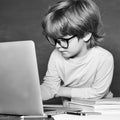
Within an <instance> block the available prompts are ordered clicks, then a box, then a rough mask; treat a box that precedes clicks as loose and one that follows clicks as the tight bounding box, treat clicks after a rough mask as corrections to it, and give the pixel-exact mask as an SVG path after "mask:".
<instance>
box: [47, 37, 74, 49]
mask: <svg viewBox="0 0 120 120" xmlns="http://www.w3.org/2000/svg"><path fill="white" fill-rule="evenodd" d="M74 37H76V35H74V36H72V37H70V38H58V39H53V38H50V37H48V36H46V38H47V40H48V41H49V42H50V44H51V45H53V46H56V44H57V43H58V44H59V45H60V46H61V47H62V48H64V49H67V48H68V46H69V42H70V40H71V39H72V38H74Z"/></svg>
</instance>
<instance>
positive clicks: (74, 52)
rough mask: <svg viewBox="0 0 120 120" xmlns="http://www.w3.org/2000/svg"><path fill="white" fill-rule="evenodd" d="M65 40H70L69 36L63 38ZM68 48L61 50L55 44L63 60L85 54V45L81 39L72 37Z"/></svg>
mask: <svg viewBox="0 0 120 120" xmlns="http://www.w3.org/2000/svg"><path fill="white" fill-rule="evenodd" d="M64 38H65V39H69V38H71V36H69V35H68V36H65V37H64ZM68 44H69V45H68V48H67V49H65V48H62V47H61V46H60V45H59V44H58V43H57V44H56V48H57V49H58V50H59V51H60V52H61V54H62V55H63V57H65V58H76V57H81V56H83V55H85V53H86V52H87V45H86V43H85V42H84V40H83V39H78V38H77V37H73V38H72V39H70V40H69V42H68Z"/></svg>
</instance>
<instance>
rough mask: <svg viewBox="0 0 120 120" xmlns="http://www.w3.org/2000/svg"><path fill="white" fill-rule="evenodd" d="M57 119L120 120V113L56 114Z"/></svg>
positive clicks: (14, 119) (6, 119)
mask: <svg viewBox="0 0 120 120" xmlns="http://www.w3.org/2000/svg"><path fill="white" fill-rule="evenodd" d="M54 118H55V120H120V114H114V115H90V116H74V115H69V116H68V115H66V114H62V115H56V116H54ZM0 120H20V117H16V116H0ZM25 120H53V119H51V118H50V119H42V118H35V119H31V118H30V119H28V118H27V119H25Z"/></svg>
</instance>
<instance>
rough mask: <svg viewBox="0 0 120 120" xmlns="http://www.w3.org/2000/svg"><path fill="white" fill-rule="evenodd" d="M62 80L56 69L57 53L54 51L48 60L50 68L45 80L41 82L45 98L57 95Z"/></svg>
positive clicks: (43, 97)
mask: <svg viewBox="0 0 120 120" xmlns="http://www.w3.org/2000/svg"><path fill="white" fill-rule="evenodd" d="M60 81H61V79H60V77H59V76H58V73H57V69H56V54H55V52H54V51H53V53H52V54H51V56H50V59H49V62H48V68H47V72H46V75H45V77H44V81H43V83H42V84H41V94H42V99H43V100H48V99H51V98H53V97H54V96H55V94H56V93H57V91H58V89H59V87H60Z"/></svg>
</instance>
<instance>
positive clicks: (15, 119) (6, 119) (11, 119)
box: [0, 115, 53, 120]
mask: <svg viewBox="0 0 120 120" xmlns="http://www.w3.org/2000/svg"><path fill="white" fill-rule="evenodd" d="M0 120H22V119H21V118H20V116H8V115H0ZM24 120H53V119H52V118H25V119H24Z"/></svg>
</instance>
